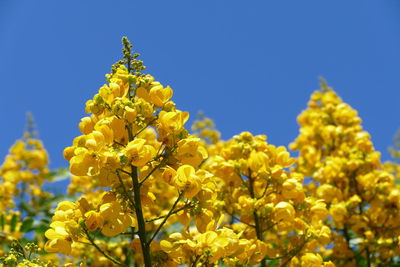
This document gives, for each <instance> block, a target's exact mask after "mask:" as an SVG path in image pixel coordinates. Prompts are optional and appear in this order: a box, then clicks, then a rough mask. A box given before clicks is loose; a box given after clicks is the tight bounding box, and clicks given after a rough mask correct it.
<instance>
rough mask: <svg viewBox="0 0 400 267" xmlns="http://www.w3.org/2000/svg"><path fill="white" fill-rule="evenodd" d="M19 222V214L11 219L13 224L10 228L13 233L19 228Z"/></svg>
mask: <svg viewBox="0 0 400 267" xmlns="http://www.w3.org/2000/svg"><path fill="white" fill-rule="evenodd" d="M17 222H18V216H17V214H15V213H14V214H13V216H12V217H11V224H10V228H11V233H14V232H15V227H17Z"/></svg>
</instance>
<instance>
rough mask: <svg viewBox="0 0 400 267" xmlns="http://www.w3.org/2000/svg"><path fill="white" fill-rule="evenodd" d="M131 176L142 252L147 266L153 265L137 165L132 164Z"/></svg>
mask: <svg viewBox="0 0 400 267" xmlns="http://www.w3.org/2000/svg"><path fill="white" fill-rule="evenodd" d="M131 168H132V170H131V178H132V182H133V192H134V200H135V211H136V219H137V222H138V228H139V229H138V234H139V239H140V244H141V245H142V253H143V260H144V266H145V267H151V266H152V265H151V256H150V246H149V244H150V243H147V236H146V222H145V220H144V216H143V210H142V199H141V198H140V183H139V179H138V174H137V168H136V167H135V166H131Z"/></svg>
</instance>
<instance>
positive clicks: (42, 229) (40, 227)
mask: <svg viewBox="0 0 400 267" xmlns="http://www.w3.org/2000/svg"><path fill="white" fill-rule="evenodd" d="M48 229H49V225H46V224H39V225H38V226H36V227H35V232H36V233H37V234H39V235H44V233H45V232H46V231H47V230H48Z"/></svg>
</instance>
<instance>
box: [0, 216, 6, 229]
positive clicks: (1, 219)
mask: <svg viewBox="0 0 400 267" xmlns="http://www.w3.org/2000/svg"><path fill="white" fill-rule="evenodd" d="M4 224H5V223H4V215H3V214H0V228H1V230H4Z"/></svg>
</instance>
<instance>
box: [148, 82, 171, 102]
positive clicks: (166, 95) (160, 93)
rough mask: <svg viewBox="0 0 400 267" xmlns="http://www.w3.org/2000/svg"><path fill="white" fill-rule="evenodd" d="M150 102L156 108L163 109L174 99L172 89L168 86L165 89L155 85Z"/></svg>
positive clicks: (151, 90) (150, 94) (151, 91)
mask: <svg viewBox="0 0 400 267" xmlns="http://www.w3.org/2000/svg"><path fill="white" fill-rule="evenodd" d="M149 96H150V101H151V103H153V104H154V105H155V106H156V107H158V108H162V107H163V106H164V104H165V103H166V102H167V101H168V100H169V99H170V98H171V97H172V89H171V88H170V87H169V86H167V87H166V88H163V86H162V85H161V84H160V83H155V84H154V86H153V87H152V88H151V89H150V92H149Z"/></svg>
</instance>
